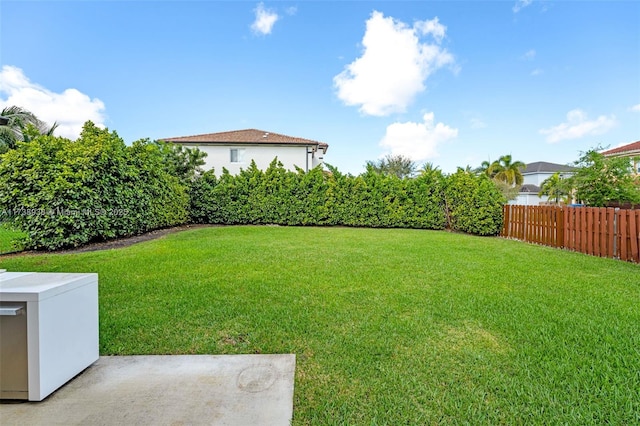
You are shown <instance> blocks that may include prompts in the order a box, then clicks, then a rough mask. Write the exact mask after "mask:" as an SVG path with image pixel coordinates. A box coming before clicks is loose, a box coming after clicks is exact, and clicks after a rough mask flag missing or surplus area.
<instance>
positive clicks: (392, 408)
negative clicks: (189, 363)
mask: <svg viewBox="0 0 640 426" xmlns="http://www.w3.org/2000/svg"><path fill="white" fill-rule="evenodd" d="M0 263H1V264H2V268H7V269H9V270H14V271H17V270H33V271H66V272H98V273H99V274H100V275H99V276H100V352H101V353H102V354H105V355H107V354H109V355H125V354H127V355H128V354H236V353H295V354H296V355H297V366H296V383H295V396H294V424H297V425H303V424H314V425H315V424H328V425H333V424H336V425H337V424H350V425H351V424H368V425H372V424H393V425H397V424H509V425H512V424H516V425H517V424H601V423H608V424H634V423H635V424H637V423H638V422H640V268H639V266H638V265H635V264H630V263H625V262H620V261H616V260H611V259H600V258H595V257H589V256H586V255H582V254H578V253H570V252H564V251H559V250H554V249H551V248H546V247H539V246H533V245H528V244H524V243H519V242H515V241H509V240H503V239H497V238H479V237H473V236H468V235H460V234H452V233H446V232H434V231H419V230H392V229H348V228H301V227H300V228H286V227H216V228H205V229H197V230H190V231H186V232H183V233H179V234H173V235H169V236H166V237H164V238H162V239H159V240H155V241H151V242H147V243H141V244H138V245H134V246H131V247H127V248H124V249H117V250H109V251H102V252H89V253H83V254H64V255H62V254H42V255H27V256H12V257H4V258H0Z"/></svg>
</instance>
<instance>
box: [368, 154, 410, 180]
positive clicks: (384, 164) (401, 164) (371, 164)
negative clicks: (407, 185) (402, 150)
mask: <svg viewBox="0 0 640 426" xmlns="http://www.w3.org/2000/svg"><path fill="white" fill-rule="evenodd" d="M366 167H367V170H368V171H369V170H370V171H373V172H375V173H380V174H383V175H388V176H396V177H399V178H400V179H405V178H410V177H413V175H414V174H415V172H416V169H417V166H416V163H415V162H414V161H412V160H411V159H410V158H408V157H405V156H403V155H392V154H387V155H385V156H384V158H381V159H380V160H378V161H367V164H366Z"/></svg>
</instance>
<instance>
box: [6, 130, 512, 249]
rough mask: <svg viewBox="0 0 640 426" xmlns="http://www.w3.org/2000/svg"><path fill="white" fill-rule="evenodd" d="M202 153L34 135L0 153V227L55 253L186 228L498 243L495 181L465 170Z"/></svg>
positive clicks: (97, 137) (94, 133)
mask: <svg viewBox="0 0 640 426" xmlns="http://www.w3.org/2000/svg"><path fill="white" fill-rule="evenodd" d="M202 156H203V154H202V153H200V152H196V151H188V150H187V151H181V150H176V149H174V147H173V146H167V145H164V144H161V143H157V142H150V141H149V140H140V141H137V142H134V143H133V144H132V145H131V146H126V145H125V144H124V142H123V140H122V139H121V138H120V137H119V136H118V135H117V134H116V133H115V132H109V131H108V130H106V129H104V130H103V129H99V128H98V127H96V126H95V125H94V124H93V123H91V122H87V123H86V124H85V126H84V129H83V131H82V134H81V136H80V138H79V139H78V140H77V141H70V140H68V139H64V138H59V137H52V136H38V137H36V138H34V139H33V140H32V141H30V142H29V143H19V144H18V146H17V148H16V149H14V150H11V151H9V152H8V153H6V154H3V155H2V156H0V220H9V221H10V222H12V223H13V225H15V226H16V227H17V228H18V229H20V230H22V231H24V232H25V233H26V234H27V235H28V236H27V237H26V240H25V241H24V242H23V243H24V245H25V247H26V248H31V249H48V250H55V249H58V248H63V247H75V246H79V245H82V244H85V243H88V242H91V241H95V240H105V239H110V238H117V237H123V236H129V235H134V234H139V233H142V232H146V231H149V230H153V229H157V228H162V227H167V226H173V225H178V224H183V223H187V222H189V221H192V222H195V223H211V224H278V225H329V226H331V225H341V226H357V227H384V228H421V229H445V228H450V229H452V230H456V231H462V232H467V233H472V234H478V235H496V234H497V233H498V232H499V231H500V228H501V226H502V204H503V203H504V202H505V201H506V200H504V198H503V197H502V194H501V192H500V191H499V189H498V188H497V187H496V186H495V184H494V183H493V182H492V181H491V180H489V179H487V178H485V177H483V176H476V175H474V174H471V173H468V172H465V171H463V170H458V172H456V173H455V174H453V175H449V176H446V175H444V174H443V173H442V172H440V171H439V170H437V169H436V170H425V171H423V172H422V174H421V175H419V176H418V177H415V178H400V177H397V176H395V175H389V174H381V173H379V172H377V171H376V170H375V169H374V168H373V167H371V166H369V167H368V168H367V170H366V172H365V173H363V174H362V175H359V176H352V175H350V174H343V173H340V172H339V171H338V170H337V169H336V168H334V167H331V166H328V170H326V171H325V170H323V169H322V168H315V169H312V170H310V171H308V172H305V171H303V170H301V169H297V170H295V171H289V170H286V169H285V168H284V167H283V165H282V164H281V163H280V162H278V160H277V159H274V161H273V162H272V163H271V165H270V166H269V167H268V168H267V169H266V170H260V169H258V167H256V165H255V163H253V162H252V163H251V165H250V166H249V167H248V168H246V169H244V170H242V171H241V172H240V173H239V174H237V175H231V174H230V173H229V172H228V171H227V170H223V171H222V174H221V175H220V176H216V175H215V173H214V171H213V170H211V171H207V172H204V173H202V174H201V175H199V176H198V174H197V173H196V170H197V166H198V165H199V164H202Z"/></svg>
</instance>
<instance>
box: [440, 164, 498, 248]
mask: <svg viewBox="0 0 640 426" xmlns="http://www.w3.org/2000/svg"><path fill="white" fill-rule="evenodd" d="M444 194H445V197H444V198H445V204H446V212H447V217H448V222H449V227H450V228H451V229H452V230H455V231H462V232H466V233H469V234H476V235H497V234H499V233H500V230H501V229H502V223H503V216H502V214H503V213H502V206H503V205H504V203H505V202H506V199H505V198H504V195H502V192H501V191H500V189H499V188H498V187H497V186H496V185H495V183H494V182H493V181H492V180H491V179H489V178H488V177H487V176H486V175H480V176H476V175H475V174H473V173H470V172H467V171H465V170H462V169H458V171H457V172H456V173H454V174H452V175H450V176H448V177H447V179H446V187H445V191H444Z"/></svg>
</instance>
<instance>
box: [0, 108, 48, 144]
mask: <svg viewBox="0 0 640 426" xmlns="http://www.w3.org/2000/svg"><path fill="white" fill-rule="evenodd" d="M0 116H1V117H2V118H3V119H4V120H2V123H1V124H0V153H2V152H5V151H8V150H9V149H14V148H15V147H16V143H17V142H29V141H30V140H31V139H33V137H34V136H35V135H40V134H41V135H53V132H54V130H55V129H56V128H57V127H58V124H57V123H53V126H51V127H49V126H48V125H47V123H45V122H44V121H41V120H40V119H39V118H38V117H36V116H35V114H33V113H32V112H30V111H28V110H26V109H24V108H22V107H19V106H10V107H5V108H3V110H2V112H0Z"/></svg>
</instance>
